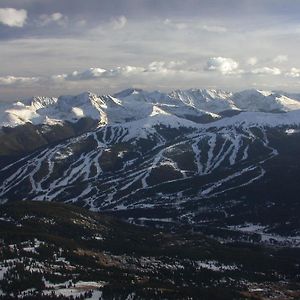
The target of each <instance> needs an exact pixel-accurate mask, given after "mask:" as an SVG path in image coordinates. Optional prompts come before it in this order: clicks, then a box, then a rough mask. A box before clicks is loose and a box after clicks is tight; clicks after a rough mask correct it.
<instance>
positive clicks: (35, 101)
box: [0, 89, 300, 127]
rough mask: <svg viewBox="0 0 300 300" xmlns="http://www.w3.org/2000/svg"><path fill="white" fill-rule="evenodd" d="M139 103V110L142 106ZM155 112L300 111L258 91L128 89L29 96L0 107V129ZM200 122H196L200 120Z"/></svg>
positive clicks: (213, 115) (298, 105) (190, 115)
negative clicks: (95, 92) (54, 96)
mask: <svg viewBox="0 0 300 300" xmlns="http://www.w3.org/2000/svg"><path fill="white" fill-rule="evenodd" d="M141 103H143V105H142V106H141V105H140V104H141ZM154 107H159V108H160V109H162V110H163V111H164V112H166V113H169V114H173V115H176V116H178V117H181V118H186V119H190V120H192V121H196V122H197V118H198V122H199V123H201V117H203V116H206V117H207V118H210V119H208V120H209V121H214V120H215V119H219V118H221V115H220V114H222V112H224V111H257V112H288V111H292V110H297V109H300V102H299V101H298V100H295V99H291V98H289V97H288V96H287V94H278V92H266V91H259V90H245V91H242V92H237V93H230V92H225V91H222V90H213V89H211V90H209V89H189V90H175V91H173V92H170V93H161V92H159V91H154V92H147V91H144V90H141V89H127V90H124V91H121V92H119V93H116V94H114V95H112V96H111V95H103V96H98V95H96V94H93V93H91V92H84V93H81V94H79V95H76V96H60V97H58V98H51V97H33V98H32V99H30V100H26V101H18V102H16V103H12V104H2V105H1V106H0V126H1V127H3V126H6V127H7V126H8V127H15V126H18V125H24V124H26V123H32V124H34V125H40V124H48V125H53V124H58V123H61V122H65V121H69V122H77V121H78V120H79V119H81V118H85V117H89V118H92V119H94V120H97V121H99V126H101V125H105V124H113V123H118V122H127V121H128V120H133V119H141V118H144V117H146V116H149V115H151V113H152V111H153V109H154ZM199 118H200V119H199Z"/></svg>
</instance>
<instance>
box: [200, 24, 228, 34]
mask: <svg viewBox="0 0 300 300" xmlns="http://www.w3.org/2000/svg"><path fill="white" fill-rule="evenodd" d="M200 28H201V29H202V30H205V31H208V32H215V33H222V32H227V28H226V27H223V26H214V25H212V26H211V25H202V26H201V27H200Z"/></svg>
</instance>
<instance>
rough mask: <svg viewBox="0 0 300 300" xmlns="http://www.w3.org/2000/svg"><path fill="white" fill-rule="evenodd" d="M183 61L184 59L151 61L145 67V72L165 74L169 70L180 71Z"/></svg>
mask: <svg viewBox="0 0 300 300" xmlns="http://www.w3.org/2000/svg"><path fill="white" fill-rule="evenodd" d="M185 63H186V62H185V61H170V62H164V61H153V62H152V63H150V64H149V65H148V66H147V67H146V68H145V72H156V73H161V74H165V73H168V72H171V71H182V66H183V65H184V64H185Z"/></svg>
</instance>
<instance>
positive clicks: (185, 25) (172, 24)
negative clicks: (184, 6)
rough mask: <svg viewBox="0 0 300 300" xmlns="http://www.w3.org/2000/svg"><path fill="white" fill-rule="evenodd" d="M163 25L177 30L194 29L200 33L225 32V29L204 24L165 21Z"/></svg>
mask: <svg viewBox="0 0 300 300" xmlns="http://www.w3.org/2000/svg"><path fill="white" fill-rule="evenodd" d="M163 24H164V25H166V26H168V27H171V28H174V29H177V30H184V29H194V30H202V31H207V32H214V33H223V32H227V28H226V27H224V26H217V25H206V24H204V25H203V24H199V23H195V22H178V21H173V20H171V19H165V20H164V21H163Z"/></svg>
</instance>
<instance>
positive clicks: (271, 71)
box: [251, 67, 281, 75]
mask: <svg viewBox="0 0 300 300" xmlns="http://www.w3.org/2000/svg"><path fill="white" fill-rule="evenodd" d="M251 73H252V74H255V75H280V74H281V70H280V69H278V68H275V67H273V68H270V67H262V68H257V69H254V70H252V71H251Z"/></svg>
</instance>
